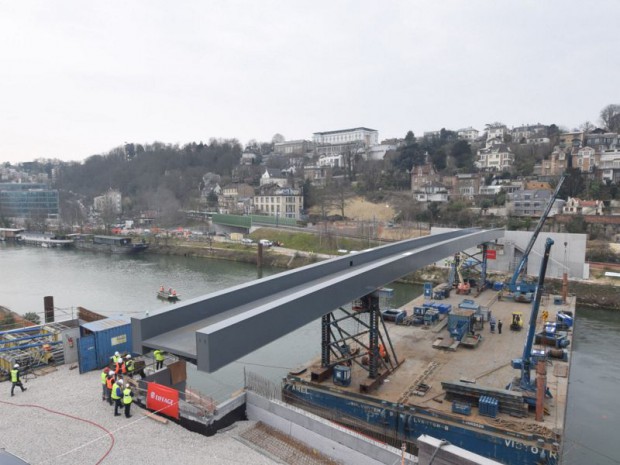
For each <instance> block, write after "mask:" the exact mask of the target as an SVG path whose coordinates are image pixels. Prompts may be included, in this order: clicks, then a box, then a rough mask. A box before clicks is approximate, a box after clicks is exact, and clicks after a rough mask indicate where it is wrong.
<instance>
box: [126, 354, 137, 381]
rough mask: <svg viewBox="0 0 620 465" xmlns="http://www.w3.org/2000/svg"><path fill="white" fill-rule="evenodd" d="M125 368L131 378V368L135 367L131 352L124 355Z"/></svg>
mask: <svg viewBox="0 0 620 465" xmlns="http://www.w3.org/2000/svg"><path fill="white" fill-rule="evenodd" d="M125 368H126V371H127V374H128V375H129V377H130V378H133V370H134V368H135V365H134V361H133V360H132V358H131V354H127V355H126V356H125Z"/></svg>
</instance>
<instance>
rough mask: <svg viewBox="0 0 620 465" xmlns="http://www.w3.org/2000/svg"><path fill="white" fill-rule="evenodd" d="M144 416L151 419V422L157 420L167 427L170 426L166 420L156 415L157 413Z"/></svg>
mask: <svg viewBox="0 0 620 465" xmlns="http://www.w3.org/2000/svg"><path fill="white" fill-rule="evenodd" d="M143 415H144V416H145V417H148V418H150V419H151V420H155V421H157V422H159V423H161V424H162V425H167V424H168V420H167V419H166V418H163V417H160V416H159V415H157V414H155V413H150V412H149V413H143Z"/></svg>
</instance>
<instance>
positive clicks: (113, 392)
mask: <svg viewBox="0 0 620 465" xmlns="http://www.w3.org/2000/svg"><path fill="white" fill-rule="evenodd" d="M116 388H118V384H116V383H114V384H113V385H112V395H111V397H112V399H114V400H116V399H120V396H117V395H116Z"/></svg>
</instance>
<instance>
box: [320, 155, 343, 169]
mask: <svg viewBox="0 0 620 465" xmlns="http://www.w3.org/2000/svg"><path fill="white" fill-rule="evenodd" d="M318 165H319V166H331V167H332V168H342V167H344V158H343V156H342V155H321V156H320V157H319V161H318Z"/></svg>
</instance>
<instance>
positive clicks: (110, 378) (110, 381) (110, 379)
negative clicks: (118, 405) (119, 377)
mask: <svg viewBox="0 0 620 465" xmlns="http://www.w3.org/2000/svg"><path fill="white" fill-rule="evenodd" d="M105 385H106V387H107V388H108V389H112V386H114V377H113V376H108V379H106V381H105Z"/></svg>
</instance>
